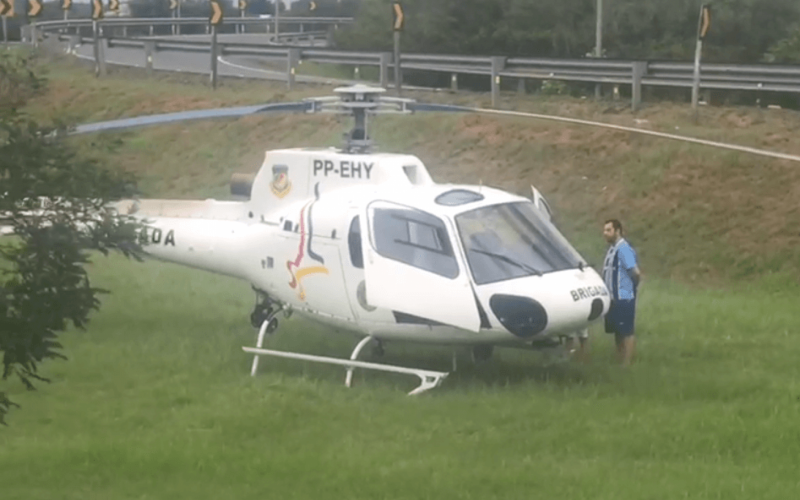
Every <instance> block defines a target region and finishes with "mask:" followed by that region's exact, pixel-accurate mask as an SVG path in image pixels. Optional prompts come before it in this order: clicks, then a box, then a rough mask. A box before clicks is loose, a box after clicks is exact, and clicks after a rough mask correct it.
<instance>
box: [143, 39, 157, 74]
mask: <svg viewBox="0 0 800 500" xmlns="http://www.w3.org/2000/svg"><path fill="white" fill-rule="evenodd" d="M155 52H156V41H155V40H145V42H144V69H145V71H147V74H148V75H152V74H153V54H155Z"/></svg>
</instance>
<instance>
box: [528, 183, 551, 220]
mask: <svg viewBox="0 0 800 500" xmlns="http://www.w3.org/2000/svg"><path fill="white" fill-rule="evenodd" d="M531 194H532V197H531V200H532V201H533V204H534V206H535V207H536V208H538V209H539V211H540V212H542V215H544V216H545V217H546V218H547V220H549V221H552V220H553V211H552V210H550V205H548V204H547V200H545V199H544V196H542V193H540V192H539V190H538V189H536V188H535V187H533V186H531Z"/></svg>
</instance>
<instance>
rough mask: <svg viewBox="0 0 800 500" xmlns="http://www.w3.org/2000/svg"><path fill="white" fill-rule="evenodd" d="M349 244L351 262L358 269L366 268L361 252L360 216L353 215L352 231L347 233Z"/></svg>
mask: <svg viewBox="0 0 800 500" xmlns="http://www.w3.org/2000/svg"><path fill="white" fill-rule="evenodd" d="M347 245H348V246H349V247H350V263H351V264H353V267H355V268H356V269H364V256H363V254H362V252H361V225H360V224H359V217H358V216H357V215H356V216H355V217H353V221H352V222H351V223H350V231H349V232H348V233H347Z"/></svg>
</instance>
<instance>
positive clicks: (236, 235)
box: [118, 149, 610, 345]
mask: <svg viewBox="0 0 800 500" xmlns="http://www.w3.org/2000/svg"><path fill="white" fill-rule="evenodd" d="M247 194H249V199H248V200H244V201H215V200H205V201H179V200H140V201H137V202H131V201H128V202H125V203H122V204H120V205H119V208H118V209H119V210H120V211H128V209H129V208H131V207H134V206H135V210H136V213H137V214H139V215H140V216H141V217H143V218H145V219H146V222H147V227H146V229H145V230H144V231H143V232H142V233H141V238H142V242H143V243H146V246H145V250H146V252H147V253H149V254H150V255H152V256H153V257H155V258H158V259H161V260H166V261H170V262H176V263H179V264H183V265H187V266H191V267H195V268H198V269H204V270H207V271H211V272H216V273H220V274H224V275H227V276H232V277H235V278H239V279H242V280H245V281H246V282H249V283H250V284H252V286H253V287H254V288H256V289H257V290H259V291H262V292H263V293H265V294H267V295H268V296H269V297H270V298H271V299H272V300H275V301H277V302H280V303H281V304H283V306H284V307H287V308H291V310H292V311H294V312H296V313H298V314H301V315H303V316H306V317H308V318H309V319H312V320H314V321H317V322H321V323H324V324H326V325H329V326H331V327H332V328H334V329H336V330H341V331H346V332H352V333H354V334H357V335H370V336H372V337H374V338H376V339H385V340H406V341H412V342H423V343H434V344H448V345H453V344H471V345H478V344H495V345H525V344H531V343H533V342H536V341H537V340H541V339H543V338H546V337H552V336H558V335H570V334H572V333H574V332H576V331H579V330H582V329H584V328H586V327H588V325H589V324H590V323H591V322H593V321H595V320H597V319H598V318H600V317H602V315H603V314H605V313H606V312H607V311H608V307H609V301H610V298H609V294H608V291H607V290H606V287H605V285H604V283H603V280H602V279H601V277H600V276H599V275H598V273H597V272H596V271H595V270H594V269H592V268H591V267H589V266H588V265H587V263H586V262H585V261H584V260H583V259H582V258H581V256H580V255H579V254H578V252H576V251H575V250H574V249H573V248H572V246H571V245H570V244H569V243H568V242H567V240H566V239H565V238H564V237H563V236H562V235H561V233H560V232H559V231H558V230H557V229H556V227H555V226H554V225H553V224H552V223H551V222H550V221H549V214H548V213H546V212H544V211H543V210H542V209H541V207H540V206H537V204H536V203H535V201H534V202H531V200H529V199H527V198H523V197H520V196H516V195H513V194H510V193H507V192H504V191H501V190H498V189H494V188H490V187H486V186H466V185H443V184H437V183H434V182H433V181H432V180H431V178H430V175H429V174H428V172H427V170H426V168H425V166H424V165H423V164H422V162H421V161H420V160H419V159H418V158H416V157H414V156H410V155H391V154H346V153H342V152H340V151H337V150H333V149H317V150H310V149H290V150H280V151H271V152H268V153H267V155H266V157H265V161H264V163H263V165H262V167H261V169H260V171H259V172H258V174H257V175H256V176H255V178H254V179H253V181H252V184H251V185H250V186H249V193H247Z"/></svg>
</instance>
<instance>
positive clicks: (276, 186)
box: [269, 165, 292, 198]
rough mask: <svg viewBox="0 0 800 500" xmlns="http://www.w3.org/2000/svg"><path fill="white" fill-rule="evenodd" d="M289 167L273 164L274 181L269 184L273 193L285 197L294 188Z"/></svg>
mask: <svg viewBox="0 0 800 500" xmlns="http://www.w3.org/2000/svg"><path fill="white" fill-rule="evenodd" d="M288 172H289V167H287V166H286V165H273V166H272V183H271V184H270V185H269V187H270V189H272V194H274V195H275V196H277V197H278V198H283V197H284V196H286V195H287V194H289V191H291V190H292V181H290V180H289V174H288Z"/></svg>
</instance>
